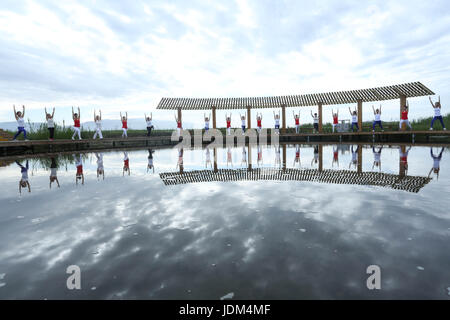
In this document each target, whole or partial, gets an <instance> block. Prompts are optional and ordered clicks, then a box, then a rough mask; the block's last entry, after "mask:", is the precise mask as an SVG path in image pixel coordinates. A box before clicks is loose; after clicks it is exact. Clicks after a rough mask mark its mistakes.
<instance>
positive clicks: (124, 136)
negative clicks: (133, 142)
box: [120, 112, 128, 138]
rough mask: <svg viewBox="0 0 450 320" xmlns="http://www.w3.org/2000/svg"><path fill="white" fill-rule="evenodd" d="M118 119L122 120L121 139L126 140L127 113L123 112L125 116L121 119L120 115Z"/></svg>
mask: <svg viewBox="0 0 450 320" xmlns="http://www.w3.org/2000/svg"><path fill="white" fill-rule="evenodd" d="M120 119H121V120H122V138H128V132H127V131H128V112H125V116H124V117H122V112H121V113H120Z"/></svg>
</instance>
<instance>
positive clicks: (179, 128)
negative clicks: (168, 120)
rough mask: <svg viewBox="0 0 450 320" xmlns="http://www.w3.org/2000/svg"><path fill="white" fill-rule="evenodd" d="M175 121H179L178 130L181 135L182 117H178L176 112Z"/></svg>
mask: <svg viewBox="0 0 450 320" xmlns="http://www.w3.org/2000/svg"><path fill="white" fill-rule="evenodd" d="M175 121H176V123H177V132H178V135H181V129H182V128H183V127H182V125H181V119H179V118H178V117H177V115H176V114H175Z"/></svg>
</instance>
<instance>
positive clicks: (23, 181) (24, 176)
mask: <svg viewBox="0 0 450 320" xmlns="http://www.w3.org/2000/svg"><path fill="white" fill-rule="evenodd" d="M16 164H17V165H18V166H19V167H20V174H21V177H20V181H19V193H22V188H28V192H31V186H30V182H29V181H28V169H29V168H30V166H29V162H28V160H27V161H26V164H25V166H23V165H22V164H21V163H20V162H19V161H16Z"/></svg>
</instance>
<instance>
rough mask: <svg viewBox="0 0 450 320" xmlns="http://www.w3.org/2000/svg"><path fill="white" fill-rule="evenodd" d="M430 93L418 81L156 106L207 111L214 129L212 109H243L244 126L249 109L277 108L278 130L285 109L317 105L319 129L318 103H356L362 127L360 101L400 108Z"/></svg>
mask: <svg viewBox="0 0 450 320" xmlns="http://www.w3.org/2000/svg"><path fill="white" fill-rule="evenodd" d="M427 95H434V92H433V91H431V90H430V89H428V88H427V87H426V86H424V85H423V84H422V83H420V82H413V83H406V84H399V85H393V86H386V87H377V88H371V89H363V90H351V91H340V92H328V93H317V94H302V95H291V96H275V97H246V98H162V99H161V101H160V102H159V104H158V107H157V109H165V110H178V118H179V119H180V120H181V110H211V111H212V125H213V128H216V109H222V110H231V109H247V127H248V128H251V114H250V110H251V109H258V108H281V122H282V129H283V132H284V129H286V108H287V107H305V106H318V117H319V131H320V132H321V131H322V118H323V117H322V106H324V105H339V104H349V103H356V104H357V105H358V124H359V129H360V131H361V130H362V104H363V102H375V101H384V100H394V99H400V112H401V108H402V107H403V106H405V104H406V99H407V98H410V97H420V96H427Z"/></svg>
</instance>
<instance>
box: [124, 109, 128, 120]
mask: <svg viewBox="0 0 450 320" xmlns="http://www.w3.org/2000/svg"><path fill="white" fill-rule="evenodd" d="M125 120H126V121H128V111H125Z"/></svg>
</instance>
